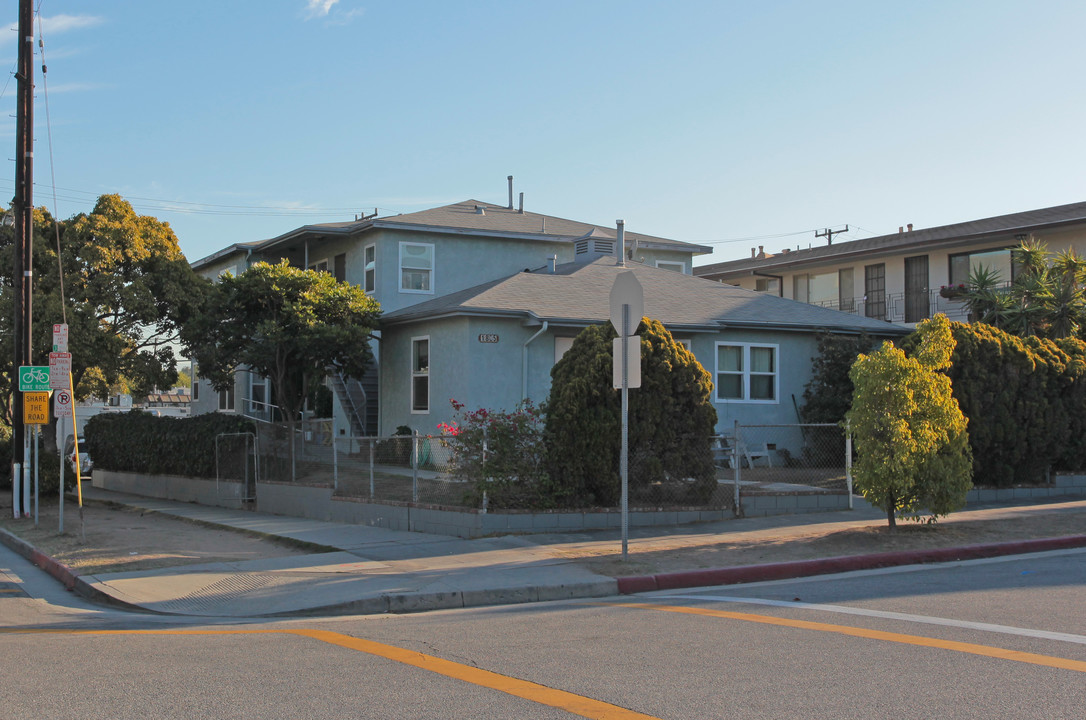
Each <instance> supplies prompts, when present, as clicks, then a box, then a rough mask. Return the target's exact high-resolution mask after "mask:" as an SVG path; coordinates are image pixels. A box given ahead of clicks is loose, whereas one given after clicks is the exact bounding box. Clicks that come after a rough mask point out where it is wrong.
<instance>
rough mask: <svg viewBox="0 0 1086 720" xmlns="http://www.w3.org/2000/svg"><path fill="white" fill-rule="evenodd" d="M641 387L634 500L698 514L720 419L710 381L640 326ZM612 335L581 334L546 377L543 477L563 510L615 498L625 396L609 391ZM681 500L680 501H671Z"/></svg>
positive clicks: (633, 450) (633, 419) (687, 357)
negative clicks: (689, 507) (667, 502)
mask: <svg viewBox="0 0 1086 720" xmlns="http://www.w3.org/2000/svg"><path fill="white" fill-rule="evenodd" d="M638 334H639V335H640V336H641V387H640V388H637V389H634V390H631V391H630V407H629V448H630V451H629V460H630V464H629V491H630V497H631V499H641V500H644V501H646V502H652V501H655V499H656V497H657V495H658V494H660V493H663V492H664V487H665V486H666V487H668V488H669V489H670V490H671V492H668V493H667V495H668V497H669V498H671V499H673V500H676V501H680V502H688V503H690V504H701V503H704V502H706V501H707V500H708V499H709V497H710V496H711V495H712V494H713V492H714V491H715V490H716V474H715V468H714V467H713V460H712V450H711V443H712V436H713V435H714V433H715V425H716V410H715V409H714V408H713V404H712V388H713V383H712V380H711V379H710V376H709V373H708V372H707V371H706V370H705V368H703V367H702V366H701V364H700V363H698V361H697V359H695V358H694V356H693V354H691V353H690V352H689V351H688V350H687V349H686V348H685V347H683V346H682V345H681V344H679V343H677V342H675V341H674V339H672V337H671V333H669V332H668V331H667V329H666V328H664V326H663V325H662V324H661V323H660V322H658V321H656V320H650V319H648V318H644V319H642V321H641V324H640V325H639V326H638ZM615 337H616V333H615V331H614V329H613V328H612V327H611V325H609V324H608V325H593V326H590V327H588V328H585V329H584V330H583V331H582V332H581V334H580V335H578V336H577V338H576V339H575V340H574V341H573V346H572V347H571V348H570V350H569V351H568V352H567V353H566V354H565V355H564V356H563V357H562V359H561V360H560V361H559V362H558V363H557V364H555V366H554V367H553V368H552V369H551V378H552V383H551V395H550V400H549V401H548V403H547V420H546V425H545V428H544V433H543V437H544V443H545V446H546V468H547V472H548V475H549V477H550V480H551V482H552V483H553V485H552V492H553V493H554V494H555V496H556V498H557V499H558V500H559V502H562V503H565V504H576V505H601V506H614V505H616V504H617V503H618V502H619V499H620V496H621V480H620V469H619V460H620V455H621V446H622V435H621V428H622V417H621V414H622V399H621V393H620V392H618V391H616V390H615V389H614V388H613V386H612V378H613V373H612V363H613V361H612V342H611V341H612V340H613V339H614V338H615ZM675 490H678V491H680V492H681V494H682V497H679V496H677V495H676V493H675V492H674V491H675Z"/></svg>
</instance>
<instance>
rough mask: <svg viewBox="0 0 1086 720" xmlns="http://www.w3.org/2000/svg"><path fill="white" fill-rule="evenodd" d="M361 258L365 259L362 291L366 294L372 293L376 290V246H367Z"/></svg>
mask: <svg viewBox="0 0 1086 720" xmlns="http://www.w3.org/2000/svg"><path fill="white" fill-rule="evenodd" d="M363 257H364V259H365V278H364V279H363V281H362V282H363V285H362V289H363V290H365V291H366V292H367V293H372V292H373V291H374V290H376V289H377V246H376V245H367V246H366V249H365V250H364V251H363Z"/></svg>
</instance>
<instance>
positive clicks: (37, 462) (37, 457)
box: [34, 425, 41, 527]
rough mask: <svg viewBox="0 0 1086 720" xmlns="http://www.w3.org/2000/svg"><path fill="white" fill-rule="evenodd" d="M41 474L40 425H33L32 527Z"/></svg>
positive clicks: (36, 507) (36, 518)
mask: <svg viewBox="0 0 1086 720" xmlns="http://www.w3.org/2000/svg"><path fill="white" fill-rule="evenodd" d="M40 476H41V425H35V426H34V527H37V526H38V488H39V487H40V485H39V480H40Z"/></svg>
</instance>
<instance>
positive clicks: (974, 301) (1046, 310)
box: [962, 236, 1086, 338]
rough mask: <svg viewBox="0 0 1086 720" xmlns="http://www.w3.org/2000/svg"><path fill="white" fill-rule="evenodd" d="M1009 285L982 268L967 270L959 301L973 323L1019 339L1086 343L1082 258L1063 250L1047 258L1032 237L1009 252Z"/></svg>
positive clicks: (1085, 269) (1085, 287) (1084, 263)
mask: <svg viewBox="0 0 1086 720" xmlns="http://www.w3.org/2000/svg"><path fill="white" fill-rule="evenodd" d="M1011 258H1012V262H1013V267H1014V270H1015V276H1014V279H1013V280H1012V281H1011V283H1010V285H1009V286H1002V280H1001V278H1000V276H999V273H998V272H996V271H993V270H991V269H989V268H987V267H984V266H978V267H975V268H973V269H971V270H970V272H969V278H968V282H967V283H966V290H965V293H964V295H963V297H962V299H963V302H964V303H965V307H966V309H967V310H968V311H969V319H970V321H971V322H983V323H987V324H989V325H993V326H995V327H998V328H999V329H1001V330H1003V331H1005V332H1008V333H1011V334H1013V335H1017V336H1019V337H1030V336H1037V337H1045V338H1064V337H1080V338H1086V259H1084V258H1082V257H1080V256H1079V255H1077V254H1076V253H1075V251H1074V250H1065V251H1063V252H1061V253H1059V254H1057V255H1056V257H1055V258H1054V259H1051V260H1050V258H1051V254H1050V253H1049V252H1048V249H1047V247H1046V246H1045V245H1044V243H1042V242H1040V241H1038V240H1037V239H1036V238H1034V237H1032V236H1031V237H1029V238H1027V239H1025V240H1023V241H1022V242H1021V244H1019V246H1018V247H1016V248H1014V249H1013V250H1011Z"/></svg>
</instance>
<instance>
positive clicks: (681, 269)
mask: <svg viewBox="0 0 1086 720" xmlns="http://www.w3.org/2000/svg"><path fill="white" fill-rule="evenodd" d="M656 267H658V268H660V269H661V270H674V271H675V272H677V273H685V272H686V263H681V262H671V261H669V260H657V261H656Z"/></svg>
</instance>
